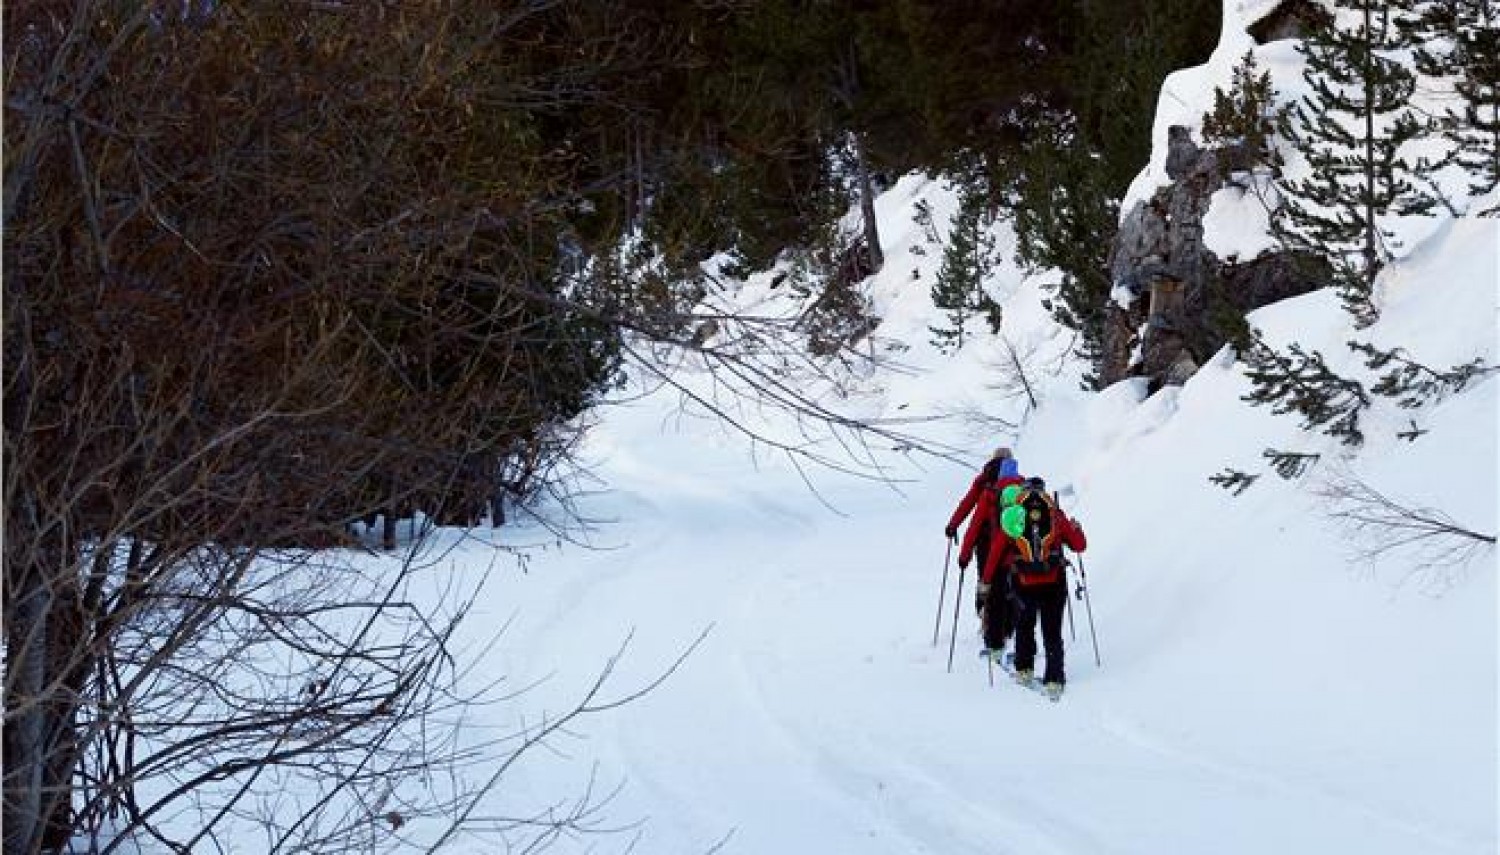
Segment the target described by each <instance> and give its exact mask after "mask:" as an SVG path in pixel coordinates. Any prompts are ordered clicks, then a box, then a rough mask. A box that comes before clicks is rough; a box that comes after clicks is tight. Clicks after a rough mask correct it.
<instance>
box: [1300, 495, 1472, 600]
mask: <svg viewBox="0 0 1500 855" xmlns="http://www.w3.org/2000/svg"><path fill="white" fill-rule="evenodd" d="M1314 493H1315V494H1316V495H1318V496H1319V497H1321V498H1322V499H1323V500H1324V501H1326V502H1327V512H1328V515H1329V516H1330V517H1331V518H1332V519H1333V521H1334V522H1335V523H1336V524H1337V525H1338V526H1339V527H1340V528H1341V529H1342V530H1343V531H1344V533H1345V534H1346V535H1347V536H1348V538H1349V541H1350V543H1351V544H1353V546H1354V548H1355V550H1356V554H1357V556H1358V558H1359V559H1360V561H1361V562H1363V563H1367V564H1371V565H1373V564H1375V563H1376V562H1388V561H1398V562H1401V563H1403V564H1404V565H1405V566H1407V567H1408V568H1409V572H1408V574H1407V578H1416V579H1419V580H1420V581H1421V582H1422V583H1423V585H1424V586H1425V587H1428V588H1430V589H1434V590H1441V589H1443V588H1446V587H1447V586H1448V585H1450V584H1452V582H1453V581H1454V579H1455V578H1456V574H1457V573H1458V572H1459V571H1460V570H1462V568H1463V567H1465V566H1466V565H1467V564H1468V563H1469V562H1470V561H1472V560H1473V559H1474V558H1476V557H1478V556H1479V555H1482V554H1485V553H1487V552H1493V550H1494V546H1495V535H1493V534H1485V533H1483V532H1480V531H1476V530H1474V529H1472V528H1469V527H1468V526H1466V525H1463V524H1462V523H1459V522H1458V521H1456V520H1454V519H1453V518H1452V517H1451V516H1449V515H1448V514H1447V513H1445V512H1444V511H1442V510H1440V509H1438V508H1432V507H1427V506H1425V505H1421V504H1418V503H1415V502H1408V501H1403V500H1401V499H1399V498H1392V497H1390V496H1387V495H1385V494H1384V493H1381V492H1380V491H1379V490H1376V489H1375V488H1374V487H1372V486H1370V485H1369V484H1368V483H1366V482H1365V481H1363V480H1361V479H1360V478H1358V477H1357V476H1355V475H1354V474H1353V473H1352V472H1349V471H1348V470H1346V469H1341V470H1337V471H1334V472H1331V473H1329V474H1327V475H1325V476H1324V478H1323V480H1322V482H1321V483H1320V484H1319V486H1317V487H1316V488H1315V489H1314Z"/></svg>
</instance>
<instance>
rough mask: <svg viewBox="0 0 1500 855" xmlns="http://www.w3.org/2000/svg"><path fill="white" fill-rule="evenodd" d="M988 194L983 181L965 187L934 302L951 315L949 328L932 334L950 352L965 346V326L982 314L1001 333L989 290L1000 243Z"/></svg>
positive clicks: (961, 191)
mask: <svg viewBox="0 0 1500 855" xmlns="http://www.w3.org/2000/svg"><path fill="white" fill-rule="evenodd" d="M987 190H988V188H987V186H986V185H985V184H984V183H983V182H982V181H966V182H964V183H963V185H962V186H961V188H960V190H959V197H958V198H959V202H958V213H957V214H955V215H954V217H953V225H952V228H950V229H949V231H948V244H947V246H946V247H945V248H944V249H943V265H942V267H940V268H939V269H938V273H937V282H935V283H934V284H933V286H932V303H933V305H935V306H937V307H938V308H939V309H943V310H944V311H945V312H946V314H947V316H948V325H947V326H944V327H930V328H929V329H931V330H932V335H933V342H932V343H933V344H934V345H936V346H937V347H938V349H939V350H942V351H945V352H947V351H949V350H958V349H959V348H961V347H963V346H964V325H965V324H966V323H967V322H968V320H969V319H970V318H972V317H974V316H976V315H983V316H984V317H985V318H986V319H987V320H988V321H989V325H990V332H992V333H996V332H999V331H1000V305H999V304H998V303H996V302H995V301H994V300H993V299H992V298H991V297H990V295H989V294H987V293H986V292H985V290H984V280H985V279H986V278H988V276H989V274H990V271H991V270H993V269H994V266H995V260H994V259H995V238H994V236H993V235H991V234H990V232H989V226H990V225H991V224H992V223H993V222H994V219H995V218H994V214H993V212H992V211H991V209H990V205H989V198H988V197H989V194H988V192H987Z"/></svg>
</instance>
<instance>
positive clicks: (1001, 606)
mask: <svg viewBox="0 0 1500 855" xmlns="http://www.w3.org/2000/svg"><path fill="white" fill-rule="evenodd" d="M1010 609H1011V605H1010V600H1009V599H1008V596H1007V592H1006V589H1005V586H1004V584H1002V582H1001V580H1000V578H999V574H996V578H995V580H994V581H993V582H992V583H991V584H990V590H989V594H988V596H987V597H985V601H984V609H982V610H981V611H980V612H979V619H980V622H981V624H982V625H983V627H984V646H985V647H986V648H987V649H989V650H1003V649H1004V648H1005V639H1006V638H1007V637H1008V636H1009V635H1010V632H1011V629H1012V626H1011V624H1012V623H1013V622H1014V621H1012V620H1011V619H1009V615H1010Z"/></svg>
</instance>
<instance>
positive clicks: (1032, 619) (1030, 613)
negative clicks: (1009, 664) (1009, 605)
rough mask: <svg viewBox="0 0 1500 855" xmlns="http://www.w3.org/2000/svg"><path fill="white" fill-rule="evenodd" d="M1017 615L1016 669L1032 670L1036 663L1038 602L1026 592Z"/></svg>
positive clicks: (1021, 599) (1021, 598) (1022, 595)
mask: <svg viewBox="0 0 1500 855" xmlns="http://www.w3.org/2000/svg"><path fill="white" fill-rule="evenodd" d="M1017 612H1018V613H1017V615H1016V670H1017V671H1030V670H1032V669H1033V668H1034V667H1035V665H1036V617H1037V614H1036V612H1037V610H1036V603H1035V602H1034V601H1033V600H1032V598H1031V597H1029V596H1028V595H1026V594H1025V593H1022V594H1021V597H1020V608H1019V609H1018V610H1017Z"/></svg>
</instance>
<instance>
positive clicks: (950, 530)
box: [943, 525, 958, 540]
mask: <svg viewBox="0 0 1500 855" xmlns="http://www.w3.org/2000/svg"><path fill="white" fill-rule="evenodd" d="M943 536H945V537H947V538H948V539H949V540H956V539H958V529H957V528H956V527H954V526H951V525H950V526H948V527H947V528H945V529H943Z"/></svg>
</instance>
